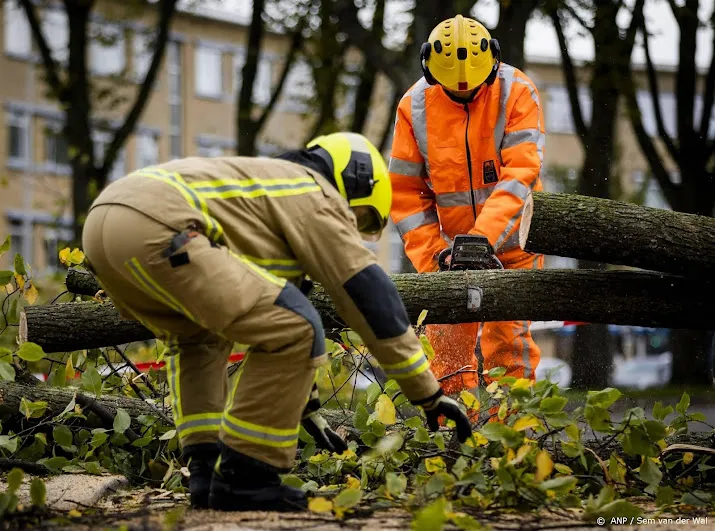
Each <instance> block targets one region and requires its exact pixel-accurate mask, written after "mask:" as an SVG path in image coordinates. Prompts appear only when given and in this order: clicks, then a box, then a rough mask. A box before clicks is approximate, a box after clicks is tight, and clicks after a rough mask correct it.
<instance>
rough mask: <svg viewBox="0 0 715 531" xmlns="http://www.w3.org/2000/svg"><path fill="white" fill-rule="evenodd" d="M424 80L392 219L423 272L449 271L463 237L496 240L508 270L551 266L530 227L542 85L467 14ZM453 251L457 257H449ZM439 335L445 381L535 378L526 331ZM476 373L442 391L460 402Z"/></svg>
mask: <svg viewBox="0 0 715 531" xmlns="http://www.w3.org/2000/svg"><path fill="white" fill-rule="evenodd" d="M420 55H421V58H420V60H421V62H422V70H423V72H424V77H423V78H421V79H420V80H419V81H418V82H417V83H415V84H414V85H413V86H412V88H410V90H409V91H408V92H407V93H406V94H405V95H404V96H403V97H402V100H401V101H400V103H399V106H398V110H397V118H396V123H395V134H394V139H393V144H392V153H391V158H390V163H389V171H390V178H391V181H392V189H393V205H392V211H391V217H392V220H393V222H394V223H395V224H396V226H397V229H398V231H399V233H400V235H401V236H402V240H403V243H404V245H405V252H406V254H407V256H408V258H409V259H410V260H411V262H412V264H413V265H414V266H415V268H416V269H417V271H418V272H420V273H424V272H430V271H438V270H439V266H438V256H439V255H440V253H442V252H445V250H446V249H449V248H450V247H451V238H454V236H455V235H457V234H478V235H482V236H486V237H487V238H488V240H489V242H490V243H491V244H492V246H493V247H494V249H495V252H496V253H497V257H498V258H499V259H500V260H501V262H502V264H503V265H504V267H505V268H508V269H537V268H539V269H540V268H543V256H542V255H534V254H530V253H527V252H524V251H523V250H522V249H521V248H520V246H519V242H518V229H519V224H520V217H521V213H522V209H523V205H524V200H525V199H526V197H527V195H528V194H529V192H530V191H531V190H541V189H542V185H541V180H540V173H541V169H542V163H543V157H544V140H545V135H544V118H543V113H542V110H541V103H540V101H539V94H538V92H537V90H536V87H535V86H534V84H533V82H532V81H531V80H530V79H529V78H528V77H527V76H526V75H525V74H524V73H523V72H521V71H520V70H518V69H517V68H514V67H513V66H510V65H508V64H505V63H502V62H500V54H499V43H498V42H497V40H496V39H492V38H491V36H490V34H489V32H488V31H487V29H486V28H485V27H484V26H483V25H482V24H480V23H479V22H476V21H474V20H471V19H468V18H464V17H462V16H461V15H457V16H456V17H454V18H451V19H447V20H445V21H443V22H441V23H440V24H439V25H437V26H436V27H435V28H434V30H433V31H432V33H431V34H430V36H429V40H428V42H426V43H424V44H423V45H422V49H421V53H420ZM446 252H447V253H448V251H446ZM479 326H480V325H479V323H466V324H459V325H430V326H428V327H427V330H426V334H427V337H428V338H429V340H430V341H431V343H432V346H433V347H434V350H435V354H436V355H435V358H434V360H433V362H432V369H433V370H434V372H435V374H436V375H437V376H438V377H440V376H443V375H446V374H450V373H452V372H454V371H456V370H458V369H460V368H462V367H464V366H467V365H470V366H471V367H472V368H473V369H477V367H478V361H477V358H481V359H480V360H479V361H483V368H484V369H490V368H492V367H497V366H501V367H505V368H506V369H507V374H508V375H512V376H516V377H526V378H531V379H533V378H534V372H535V370H536V366H537V364H538V362H539V357H540V350H539V347H538V346H537V345H536V344H535V343H534V341H533V339H532V337H531V333H530V330H529V326H530V323H529V322H524V321H509V322H487V323H483V324H482V330H481V334H478V332H479ZM474 374H475V373H463V374H461V375H459V376H455V377H453V378H451V379H448V380H444V381H443V382H442V387H443V389H444V390H445V391H446V392H447V393H450V392H455V391H459V390H461V389H464V388H472V387H475V386H476V385H477V384H478V381H477V378H476V377H475V376H474Z"/></svg>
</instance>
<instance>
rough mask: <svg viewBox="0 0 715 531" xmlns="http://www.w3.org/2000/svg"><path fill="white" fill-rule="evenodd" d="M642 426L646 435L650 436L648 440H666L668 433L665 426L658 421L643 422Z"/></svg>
mask: <svg viewBox="0 0 715 531" xmlns="http://www.w3.org/2000/svg"><path fill="white" fill-rule="evenodd" d="M642 426H643V428H644V429H645V432H646V434H648V438H649V439H650V440H651V441H653V442H656V441H660V440H661V439H664V438H665V435H666V433H667V429H666V427H665V424H663V423H662V422H659V421H657V420H646V421H645V422H643V424H642Z"/></svg>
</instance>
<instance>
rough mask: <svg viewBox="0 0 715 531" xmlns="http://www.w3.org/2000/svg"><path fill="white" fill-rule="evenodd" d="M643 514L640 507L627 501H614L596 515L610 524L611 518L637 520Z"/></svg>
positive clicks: (600, 509)
mask: <svg viewBox="0 0 715 531" xmlns="http://www.w3.org/2000/svg"><path fill="white" fill-rule="evenodd" d="M641 513H642V511H641V510H640V509H639V508H638V507H636V506H635V505H633V504H632V503H629V502H627V501H626V500H614V501H612V502H611V503H607V504H606V505H604V506H603V507H600V508H599V509H598V510H597V511H596V514H597V515H598V516H600V517H601V518H605V519H606V521H607V522H610V521H611V518H617V517H619V516H620V517H621V518H636V517H638V516H640V515H641Z"/></svg>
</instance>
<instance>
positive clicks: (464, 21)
mask: <svg viewBox="0 0 715 531" xmlns="http://www.w3.org/2000/svg"><path fill="white" fill-rule="evenodd" d="M499 60H500V51H499V42H498V41H497V40H496V39H492V37H491V35H490V34H489V31H488V30H487V28H485V27H484V26H483V25H482V24H480V23H479V22H477V21H476V20H472V19H471V18H464V17H463V16H462V15H457V16H456V17H454V18H448V19H447V20H444V21H442V22H440V23H439V24H438V25H437V26H436V27H435V28H434V29H433V30H432V33H430V36H429V39H428V41H427V42H426V43H424V44H423V45H422V48H421V50H420V62H421V64H422V71H423V73H424V75H425V79H426V80H427V82H428V83H431V84H433V85H436V84H437V83H439V84H440V85H442V86H443V87H445V88H447V89H449V90H454V91H464V90H473V89H475V88H477V87H478V86H479V85H481V84H482V83H487V84H488V85H491V84H492V83H494V79H495V78H496V75H497V72H498V70H499Z"/></svg>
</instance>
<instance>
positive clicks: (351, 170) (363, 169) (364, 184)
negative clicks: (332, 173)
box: [341, 151, 375, 201]
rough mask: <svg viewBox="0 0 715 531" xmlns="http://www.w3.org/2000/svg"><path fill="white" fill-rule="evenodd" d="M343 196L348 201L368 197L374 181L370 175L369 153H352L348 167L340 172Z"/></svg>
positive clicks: (370, 159)
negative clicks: (343, 188) (343, 187)
mask: <svg viewBox="0 0 715 531" xmlns="http://www.w3.org/2000/svg"><path fill="white" fill-rule="evenodd" d="M341 175H342V177H343V185H344V186H345V195H347V198H348V201H350V200H351V199H362V198H364V197H370V194H372V189H373V186H374V185H375V181H374V179H373V173H372V158H371V157H370V153H362V152H359V151H353V152H352V153H351V154H350V160H349V161H348V165H347V166H346V167H345V169H344V170H343V172H342V174H341Z"/></svg>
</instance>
